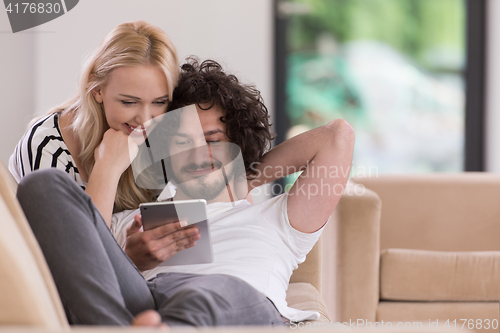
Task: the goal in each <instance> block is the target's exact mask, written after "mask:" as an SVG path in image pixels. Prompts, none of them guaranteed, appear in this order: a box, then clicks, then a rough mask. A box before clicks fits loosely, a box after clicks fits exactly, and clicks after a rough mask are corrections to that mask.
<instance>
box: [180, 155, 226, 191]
mask: <svg viewBox="0 0 500 333" xmlns="http://www.w3.org/2000/svg"><path fill="white" fill-rule="evenodd" d="M206 168H212V165H211V164H210V163H208V162H207V163H203V164H202V165H199V166H197V165H195V164H189V165H187V166H184V167H183V168H182V169H181V173H186V172H188V171H193V170H197V169H206ZM214 169H215V171H212V172H210V173H208V174H206V175H203V176H201V177H198V178H195V179H191V180H189V181H182V180H181V179H179V178H178V177H177V175H176V174H175V173H172V174H171V176H172V179H173V180H174V182H175V183H176V185H177V187H178V188H179V189H180V190H181V191H182V192H184V194H186V195H187V196H188V197H190V198H192V199H205V200H207V201H211V200H213V199H215V198H216V197H217V196H218V195H220V194H221V193H222V191H223V190H224V189H225V188H226V185H227V183H228V182H229V179H230V177H231V176H232V175H229V174H226V177H227V180H226V179H225V177H224V173H223V167H222V163H221V162H219V161H217V160H214Z"/></svg>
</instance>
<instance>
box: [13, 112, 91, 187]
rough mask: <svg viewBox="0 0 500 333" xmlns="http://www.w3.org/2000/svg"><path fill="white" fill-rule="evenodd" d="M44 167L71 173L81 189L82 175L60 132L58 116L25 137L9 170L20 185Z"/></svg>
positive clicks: (50, 118)
mask: <svg viewBox="0 0 500 333" xmlns="http://www.w3.org/2000/svg"><path fill="white" fill-rule="evenodd" d="M44 168H58V169H60V170H62V171H64V172H66V173H68V174H69V175H70V176H71V178H73V179H74V180H75V181H77V183H78V184H79V185H80V186H83V185H84V184H83V183H82V182H81V179H80V174H79V172H78V169H77V167H76V165H75V163H74V160H73V158H72V156H71V154H70V152H69V150H68V148H67V147H66V144H65V143H64V140H63V138H62V135H61V132H60V130H59V124H58V115H57V114H51V115H49V116H47V117H45V118H43V119H41V120H39V121H38V122H36V123H35V124H34V125H33V126H31V128H30V129H29V130H28V131H27V132H26V133H25V134H24V136H23V137H22V138H21V140H20V141H19V143H18V145H17V146H16V148H15V150H14V153H13V154H12V155H11V157H10V160H9V170H10V172H11V173H12V175H13V176H14V178H15V179H16V181H17V182H19V181H20V180H21V179H22V178H23V177H24V176H26V175H27V174H29V173H31V172H33V171H35V170H38V169H44Z"/></svg>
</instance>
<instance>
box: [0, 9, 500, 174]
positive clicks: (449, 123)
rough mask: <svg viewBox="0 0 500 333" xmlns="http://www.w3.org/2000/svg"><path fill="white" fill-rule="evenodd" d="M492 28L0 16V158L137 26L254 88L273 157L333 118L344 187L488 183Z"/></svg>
mask: <svg viewBox="0 0 500 333" xmlns="http://www.w3.org/2000/svg"><path fill="white" fill-rule="evenodd" d="M499 18H500V4H499V3H498V1H495V0H468V1H467V0H274V1H273V0H252V1H234V0H211V1H204V0H189V1H183V0H148V1H147V2H144V1H139V0H85V1H80V2H79V3H78V5H77V6H76V7H75V8H74V9H73V10H71V11H70V12H68V13H66V14H65V15H63V16H61V17H59V18H57V19H55V20H54V21H51V22H48V23H46V24H44V25H41V26H39V27H36V28H32V29H29V30H26V31H24V32H20V33H16V34H13V33H12V32H11V30H10V25H9V22H8V18H7V14H6V12H5V11H3V10H1V11H0V49H1V52H0V99H1V101H2V106H1V108H0V114H1V116H2V119H3V124H4V129H5V130H4V131H2V133H1V134H0V135H1V142H2V145H1V147H0V158H1V160H2V161H3V162H4V163H7V162H8V158H9V156H10V154H11V153H12V151H13V149H14V147H15V145H16V144H17V142H18V140H19V139H20V137H21V136H22V134H23V133H24V131H25V130H26V126H27V124H28V122H29V120H30V119H31V118H32V117H33V116H34V115H35V114H40V113H45V112H47V111H48V110H49V109H50V108H51V107H53V106H55V105H57V104H59V103H62V102H63V101H64V100H65V99H67V98H68V97H70V95H71V94H72V92H73V90H74V88H75V86H76V82H77V79H78V76H79V71H80V67H81V64H82V63H83V61H84V60H85V59H86V57H87V56H88V55H89V54H90V52H91V51H92V50H93V49H94V48H96V47H97V45H98V44H99V42H100V41H101V40H102V38H103V37H104V36H105V35H106V34H107V33H108V32H109V31H110V30H111V29H112V28H113V27H114V26H116V25H117V24H119V23H122V22H125V21H130V20H138V19H142V20H146V21H148V22H150V23H153V24H155V25H157V26H159V27H161V28H162V29H163V30H165V32H167V34H169V35H170V37H171V38H172V40H173V42H174V44H175V45H176V46H177V48H178V51H179V54H180V56H181V58H184V57H186V56H189V55H193V54H194V55H197V56H199V57H200V59H205V58H211V59H214V60H217V61H219V62H221V63H222V64H223V66H225V67H226V68H227V69H228V70H229V71H230V72H233V73H235V74H236V75H237V76H238V77H239V78H241V80H242V81H243V82H245V83H251V84H255V85H256V86H257V87H258V88H259V90H260V91H261V92H262V95H263V97H264V100H265V102H266V104H267V105H268V108H269V110H270V112H271V115H272V122H273V124H274V130H275V131H276V132H277V133H278V138H277V139H276V143H279V142H282V141H283V140H285V139H286V138H290V137H292V136H294V135H297V134H298V133H301V132H303V131H306V130H308V129H311V128H315V127H318V126H321V125H323V124H326V123H327V122H328V121H330V120H332V119H335V118H344V119H347V120H348V121H349V122H350V123H351V124H352V125H353V126H354V128H355V131H356V147H355V154H354V160H353V169H352V172H351V173H352V174H353V175H356V176H361V177H362V176H364V175H372V176H374V175H377V174H381V173H420V172H461V171H491V172H498V171H500V133H497V132H498V131H497V130H496V129H497V128H498V127H500V116H499V115H498V112H497V111H496V110H497V109H498V107H500V100H499V97H497V96H498V95H499V93H497V90H500V81H499V80H500V67H499V65H498V63H497V62H498V61H496V59H500V27H497V25H498V24H500V23H496V22H497V21H499V22H500V19H499ZM290 181H293V179H289V180H288V182H290Z"/></svg>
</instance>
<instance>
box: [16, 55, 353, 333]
mask: <svg viewBox="0 0 500 333" xmlns="http://www.w3.org/2000/svg"><path fill="white" fill-rule="evenodd" d="M187 106H191V109H190V110H193V112H191V113H184V114H181V116H180V118H179V122H178V124H177V125H176V126H177V127H176V129H175V130H174V131H173V132H172V133H168V135H167V136H168V138H169V140H170V141H169V143H168V144H167V146H168V150H170V153H171V151H172V150H174V151H177V152H179V153H178V154H173V153H172V154H171V158H170V159H169V163H168V165H167V170H168V178H169V179H168V180H169V181H172V182H173V183H175V185H176V186H177V188H176V191H175V195H174V197H173V200H183V199H189V198H206V199H207V202H208V207H207V211H208V221H209V225H210V233H211V238H212V243H213V252H214V262H213V263H210V264H198V265H181V266H159V265H160V264H161V263H162V262H163V261H164V260H166V259H167V258H168V257H170V256H171V255H172V253H170V252H168V253H166V252H165V251H163V250H162V249H163V247H162V246H160V245H161V240H162V239H164V238H165V236H166V235H167V234H169V233H175V232H176V231H177V230H178V228H175V229H173V230H172V229H165V228H163V227H159V228H156V229H152V230H148V231H142V230H140V229H141V226H142V220H141V218H140V216H139V215H137V213H138V211H125V212H121V213H118V214H115V215H114V217H113V221H112V227H111V230H112V232H113V234H114V236H115V238H116V239H117V241H118V244H119V245H120V246H121V247H122V248H123V249H124V251H125V253H127V255H128V256H129V257H131V258H132V257H133V262H134V263H136V265H137V267H138V269H139V270H140V271H141V272H142V274H143V276H144V278H145V279H146V280H147V282H141V281H139V280H138V279H130V281H125V282H123V283H122V282H121V281H122V280H123V279H120V278H118V282H117V284H119V285H120V291H117V292H115V293H112V292H111V291H110V290H106V288H92V287H93V285H92V284H91V285H90V287H91V288H90V289H89V290H85V288H86V287H88V285H89V283H86V284H85V285H83V286H82V288H83V289H84V290H85V293H84V295H85V297H83V296H80V298H78V300H75V302H77V301H78V302H81V303H82V306H81V307H82V309H81V313H83V314H87V313H88V312H89V311H88V309H87V308H85V307H88V308H100V309H103V313H104V314H103V315H102V316H101V317H100V318H99V320H97V319H96V320H95V321H94V320H90V319H89V320H87V321H85V320H80V321H79V322H80V323H82V322H83V323H86V324H93V323H100V324H126V323H127V322H128V323H130V321H131V318H133V316H134V315H136V314H137V313H140V312H141V311H144V310H147V309H155V310H157V311H158V312H159V314H160V315H161V320H162V321H163V322H164V323H167V324H168V325H172V326H177V325H191V326H219V325H284V324H285V322H286V321H301V320H307V319H317V318H318V316H319V314H318V313H316V312H313V311H299V310H296V309H292V308H289V307H288V306H287V303H286V300H285V296H286V289H287V287H288V283H289V280H290V276H291V274H292V272H293V270H294V269H295V268H297V266H298V264H300V263H301V262H303V261H304V260H305V257H306V255H307V253H308V252H309V251H310V250H311V248H312V247H313V246H314V244H315V243H316V241H317V240H318V238H319V236H320V234H321V232H322V230H323V227H324V225H325V224H326V223H327V221H328V219H329V217H330V215H331V214H332V212H333V210H334V208H335V206H336V205H337V203H338V201H339V199H340V197H341V195H342V193H343V189H344V188H345V185H346V182H347V179H348V176H349V170H350V165H351V161H352V151H353V146H354V132H353V130H352V128H351V126H350V125H349V124H348V123H347V122H346V121H344V120H341V119H337V120H333V121H332V122H330V123H328V124H327V125H325V126H322V127H319V128H316V129H314V130H311V131H308V132H306V133H303V134H301V135H298V136H296V137H294V138H292V139H290V140H288V141H286V142H285V143H283V144H281V145H279V146H277V147H275V148H274V149H272V150H270V151H268V150H269V148H270V142H271V140H272V139H273V135H272V134H271V132H270V124H269V115H268V110H267V108H266V106H265V105H264V103H263V101H262V98H261V96H260V92H259V91H258V90H256V89H255V88H254V87H252V86H247V85H244V84H242V83H240V82H239V81H238V79H237V78H236V77H235V76H233V75H228V74H226V73H225V72H224V71H223V69H222V67H221V66H220V65H219V64H218V63H216V62H214V61H205V62H203V63H201V64H199V63H198V62H197V61H196V60H195V59H190V60H189V61H188V63H186V64H184V65H183V66H182V73H181V77H180V80H179V83H178V86H177V87H176V89H175V91H174V98H173V101H172V102H171V104H170V105H169V110H170V111H171V112H172V114H173V113H174V112H176V111H174V110H177V109H179V108H184V109H187ZM194 108H195V109H194ZM169 114H170V112H169V113H167V114H166V115H165V116H166V117H168V116H169ZM195 124H199V125H200V126H199V127H200V131H199V132H200V133H201V134H200V135H201V137H202V141H204V142H203V144H204V145H206V147H207V149H206V150H205V152H204V153H198V152H197V150H196V149H193V150H191V153H190V154H188V155H189V157H188V155H187V154H184V153H183V152H186V150H185V148H183V147H184V146H186V145H188V144H189V142H190V140H194V138H195V137H196V138H198V136H199V135H198V134H199V133H198V134H196V133H195V131H194V129H193V128H195V127H196V126H195ZM221 146H222V147H224V146H227V147H237V148H238V150H239V152H238V154H239V153H240V152H241V156H242V160H243V163H242V165H243V166H242V168H241V170H240V171H238V170H237V169H235V168H234V167H232V168H231V167H229V165H230V164H231V162H230V161H229V160H231V159H227V160H225V158H224V156H225V155H224V154H222V155H219V156H223V157H222V158H219V157H218V155H217V154H216V151H217V149H220V147H221ZM180 147H181V148H180ZM176 149H177V150H176ZM229 150H231V149H228V151H229ZM207 151H208V152H209V153H208V154H207V153H206V152H207ZM229 155H230V156H234V155H235V154H229ZM229 155H228V156H229ZM174 156H175V158H174ZM226 157H227V156H226ZM223 170H228V172H227V174H226V173H224V174H223V177H221V176H220V175H221V172H223ZM284 170H286V171H284ZM291 170H292V171H291ZM299 170H300V171H302V174H301V175H300V177H299V178H298V179H297V181H296V182H295V183H294V185H293V186H292V188H291V189H290V190H289V191H288V192H285V193H283V194H281V195H279V196H276V197H273V198H271V199H268V200H266V201H264V202H261V203H258V204H251V203H250V202H249V201H248V200H247V199H248V197H247V195H248V193H249V192H250V191H251V190H252V189H253V188H256V187H258V186H260V185H262V184H265V183H268V182H270V181H273V180H275V179H277V178H279V177H283V176H285V175H286V174H288V173H290V172H293V171H299ZM241 179H243V182H241ZM53 181H54V179H51V182H53ZM57 181H58V182H59V183H61V182H63V179H57ZM241 183H243V184H244V186H243V187H242V186H240V185H241ZM238 184H240V185H238ZM71 185H72V184H69V183H68V184H64V185H61V186H63V187H65V186H71ZM241 188H244V190H243V191H241ZM54 191H55V189H54ZM241 192H243V194H242V193H241ZM20 200H21V199H20ZM197 237H198V238H199V236H197ZM198 238H196V239H198ZM114 245H116V243H115V244H114ZM114 245H112V244H108V243H106V244H104V246H105V248H106V251H108V252H111V251H117V250H116V248H115V247H114ZM191 245H192V244H191V243H189V242H186V240H178V243H177V251H181V250H182V249H184V248H186V247H189V246H191ZM116 257H119V256H118V255H117V256H113V258H115V259H110V260H116V261H118V260H119V261H120V265H118V266H119V267H121V266H122V265H123V266H127V265H129V264H130V263H126V262H125V261H124V260H122V259H121V258H116ZM114 264H115V263H114ZM115 265H116V264H115ZM82 270H83V269H82ZM53 274H54V272H53ZM116 274H117V275H119V274H120V271H117V272H116ZM87 280H88V279H87ZM132 280H133V281H132ZM93 283H95V284H97V285H99V283H96V282H95V281H93ZM139 284H141V285H142V284H145V285H147V288H149V290H150V292H151V294H152V298H153V304H154V305H153V306H152V305H151V300H149V298H148V296H147V295H143V291H142V290H144V288H142V289H141V288H138V287H137V285H139ZM128 289H133V292H130V290H128ZM149 296H151V295H149ZM96 299H98V302H97V305H96V304H95V303H96V301H95V300H96ZM135 300H142V301H141V302H137V301H135ZM78 315H79V314H74V320H75V321H78V319H80V318H76V317H78Z"/></svg>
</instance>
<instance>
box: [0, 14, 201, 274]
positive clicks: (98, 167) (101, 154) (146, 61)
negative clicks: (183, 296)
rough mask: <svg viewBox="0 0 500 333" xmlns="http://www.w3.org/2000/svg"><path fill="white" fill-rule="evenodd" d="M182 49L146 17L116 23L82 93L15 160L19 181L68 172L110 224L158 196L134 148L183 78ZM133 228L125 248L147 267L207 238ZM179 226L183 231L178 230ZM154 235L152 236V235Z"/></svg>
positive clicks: (36, 130)
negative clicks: (142, 180) (137, 168)
mask: <svg viewBox="0 0 500 333" xmlns="http://www.w3.org/2000/svg"><path fill="white" fill-rule="evenodd" d="M179 71H180V69H179V64H178V58H177V53H176V50H175V47H174V45H173V44H172V42H171V40H170V38H169V37H168V36H167V35H166V34H165V32H163V31H162V30H161V29H160V28H158V27H156V26H153V25H151V24H148V23H146V22H144V21H136V22H128V23H123V24H120V25H118V26H117V27H115V28H114V29H113V30H112V31H111V32H110V33H109V34H108V35H107V36H106V37H105V39H104V40H103V42H102V43H101V45H100V46H99V47H98V48H97V49H96V50H95V52H94V53H93V54H92V56H91V57H90V59H89V60H88V61H87V62H86V64H85V65H84V67H83V70H82V77H81V81H80V85H79V89H78V90H77V93H76V95H75V96H74V97H73V98H71V99H69V100H68V101H67V102H65V103H63V104H62V105H61V106H59V107H56V108H55V109H53V110H51V111H50V112H49V114H48V115H46V116H45V117H42V118H41V119H38V120H36V121H35V123H34V124H33V125H32V126H31V127H30V128H29V130H28V131H27V132H26V134H25V135H24V136H23V138H22V139H21V140H20V142H19V144H18V145H17V147H16V148H15V151H14V154H13V155H12V156H11V158H10V161H9V169H10V171H11V173H12V174H13V175H14V178H16V180H17V181H18V182H20V180H21V179H22V178H23V177H25V176H26V175H28V174H30V173H32V172H34V171H36V170H39V169H45V168H57V169H60V170H62V171H64V172H66V173H67V174H68V175H69V176H70V177H71V178H72V179H74V181H76V183H77V184H78V185H79V186H80V187H81V188H83V189H84V190H85V192H86V193H87V194H88V195H89V196H90V198H91V199H92V202H93V203H94V205H95V206H96V208H97V210H98V211H99V213H100V215H101V216H102V217H103V219H104V221H105V222H106V224H107V225H108V227H109V226H110V223H111V216H112V213H113V209H114V210H115V211H123V210H126V209H135V208H137V207H138V205H139V204H140V203H141V202H147V201H151V199H152V195H153V193H152V191H149V190H144V189H141V188H138V187H137V186H136V184H135V182H134V178H133V173H132V170H131V168H130V155H129V154H130V153H132V155H133V154H134V153H137V145H136V144H134V143H133V142H130V144H131V146H130V147H131V148H130V150H131V151H129V139H128V138H129V137H136V138H139V139H140V138H141V137H143V131H145V130H146V127H147V126H148V124H149V121H150V120H151V119H152V118H154V117H156V116H158V115H160V114H163V113H165V112H166V110H167V105H168V103H169V101H170V100H171V99H172V93H173V90H174V88H175V85H176V83H177V79H178V76H179ZM137 229H138V228H136V229H134V230H132V231H131V232H130V235H129V236H130V237H128V242H127V245H126V248H125V252H126V253H127V254H128V255H129V257H130V258H131V259H132V261H133V262H134V263H135V264H136V266H137V267H139V269H140V270H144V269H146V268H149V267H152V266H155V265H158V264H159V263H161V262H163V261H164V260H165V259H167V258H168V257H170V256H171V255H172V254H173V253H175V252H177V251H180V250H182V249H184V248H187V247H191V246H193V245H194V244H195V241H196V240H197V239H199V234H198V233H197V229H196V228H189V229H181V226H180V223H176V224H173V225H167V226H165V227H163V228H157V229H155V230H152V231H148V232H144V233H140V232H137ZM173 232H175V233H173ZM145 237H146V239H147V242H145V241H144V238H145Z"/></svg>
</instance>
